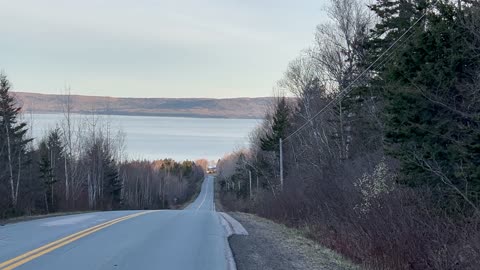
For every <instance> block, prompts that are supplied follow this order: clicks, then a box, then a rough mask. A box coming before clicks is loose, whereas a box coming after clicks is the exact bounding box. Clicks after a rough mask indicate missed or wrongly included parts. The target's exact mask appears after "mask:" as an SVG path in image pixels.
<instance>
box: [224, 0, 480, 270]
mask: <svg viewBox="0 0 480 270" xmlns="http://www.w3.org/2000/svg"><path fill="white" fill-rule="evenodd" d="M328 13H329V16H330V19H331V20H330V22H329V23H325V24H321V25H319V26H318V27H317V31H316V35H315V41H316V42H315V44H314V46H313V47H312V48H311V49H309V50H307V51H306V52H305V53H303V54H302V55H301V56H300V57H299V58H298V59H296V60H294V61H293V62H292V63H291V64H290V66H289V67H288V70H287V71H286V73H285V77H284V78H283V79H282V80H281V81H280V83H279V86H280V88H281V90H283V91H285V92H289V93H291V94H293V95H294V97H295V98H293V99H291V98H282V97H280V98H278V100H277V102H276V103H275V104H273V106H272V108H271V110H270V111H269V113H268V114H267V116H266V118H265V121H264V124H263V125H262V126H261V127H260V128H258V130H256V131H255V132H254V133H253V134H252V138H251V142H252V144H251V147H250V148H249V149H247V150H245V151H240V152H238V153H234V154H232V155H230V156H227V157H225V158H224V159H223V160H221V161H220V162H219V165H218V168H219V178H220V180H221V181H220V185H221V188H222V190H223V192H222V196H221V198H222V202H223V203H224V204H225V206H227V207H230V208H231V209H239V210H243V211H252V212H255V213H257V214H260V215H263V216H266V217H269V218H272V219H275V220H277V221H280V222H283V223H286V224H288V225H290V226H296V227H298V228H301V229H303V230H304V231H305V233H306V234H308V235H309V236H311V237H312V238H314V239H316V240H318V241H319V242H321V243H322V244H324V245H326V246H328V247H330V248H332V249H335V250H337V251H339V252H341V253H342V254H344V255H346V256H347V257H349V258H351V259H352V260H354V261H356V262H359V263H362V264H365V265H367V266H368V267H369V268H373V269H478V265H480V212H479V207H480V193H479V192H480V4H479V2H478V1H470V0H458V1H427V0H422V1H408V0H395V1H390V0H389V1H387V0H377V1H375V2H374V3H373V4H371V5H368V6H367V5H366V4H364V3H362V2H360V0H331V5H330V7H329V9H328ZM318 112H321V113H318ZM280 138H282V139H283V165H284V183H283V185H282V183H281V181H280V179H281V178H280V174H279V165H280V148H279V147H280V145H279V140H280Z"/></svg>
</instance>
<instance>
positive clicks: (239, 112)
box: [14, 92, 273, 119]
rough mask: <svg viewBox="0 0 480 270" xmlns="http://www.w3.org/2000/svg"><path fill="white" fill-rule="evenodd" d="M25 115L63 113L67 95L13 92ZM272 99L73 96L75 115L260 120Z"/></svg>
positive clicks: (71, 98) (73, 111)
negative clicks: (29, 113) (94, 114)
mask: <svg viewBox="0 0 480 270" xmlns="http://www.w3.org/2000/svg"><path fill="white" fill-rule="evenodd" d="M14 94H15V96H16V98H17V100H18V101H19V103H20V105H21V106H22V111H23V112H30V111H32V112H33V113H38V114H40V113H41V114H55V113H63V104H64V103H65V98H66V96H64V95H53V94H37V93H28V92H14ZM272 99H273V98H272V97H256V98H221V99H215V98H116V97H100V96H82V95H71V96H70V103H71V106H72V113H76V114H87V115H88V114H91V113H92V111H94V112H95V113H96V114H98V115H120V116H152V117H188V118H224V119H261V118H263V117H264V115H265V112H266V110H267V108H268V106H269V104H270V103H271V102H272Z"/></svg>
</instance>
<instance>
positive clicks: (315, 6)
mask: <svg viewBox="0 0 480 270" xmlns="http://www.w3.org/2000/svg"><path fill="white" fill-rule="evenodd" d="M0 6H1V8H0V35H1V37H2V38H1V41H0V69H1V70H2V71H3V72H4V73H6V74H7V76H8V78H9V79H10V81H11V82H12V84H13V90H15V91H25V92H37V93H50V94H60V93H62V92H63V89H65V88H66V87H69V88H70V89H71V91H72V93H74V94H81V95H97V96H116V97H212V98H222V97H257V96H270V95H272V93H273V88H274V86H275V84H276V82H277V81H278V80H279V79H281V77H282V75H283V73H284V71H285V69H286V67H287V65H288V63H289V61H291V60H293V59H294V58H295V57H297V56H298V55H299V54H300V52H301V51H302V50H303V49H306V48H308V47H309V46H311V45H312V44H313V39H314V32H315V27H316V25H317V24H319V23H321V22H323V21H324V20H325V12H324V9H325V6H326V0H135V1H131V0H128V1H127V0H82V1H76V0H43V1H38V0H15V1H12V0H0Z"/></svg>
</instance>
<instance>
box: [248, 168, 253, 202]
mask: <svg viewBox="0 0 480 270" xmlns="http://www.w3.org/2000/svg"><path fill="white" fill-rule="evenodd" d="M248 181H249V184H250V199H251V198H252V171H251V170H248Z"/></svg>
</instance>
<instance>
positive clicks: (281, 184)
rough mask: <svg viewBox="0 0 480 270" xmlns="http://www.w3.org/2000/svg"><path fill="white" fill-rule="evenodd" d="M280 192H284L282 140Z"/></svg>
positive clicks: (281, 148)
mask: <svg viewBox="0 0 480 270" xmlns="http://www.w3.org/2000/svg"><path fill="white" fill-rule="evenodd" d="M280 191H283V145H282V138H280Z"/></svg>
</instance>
